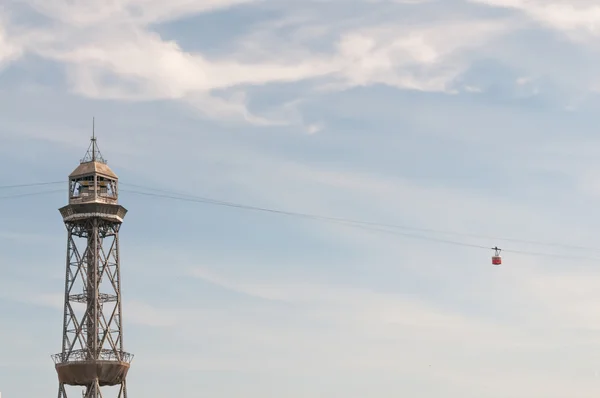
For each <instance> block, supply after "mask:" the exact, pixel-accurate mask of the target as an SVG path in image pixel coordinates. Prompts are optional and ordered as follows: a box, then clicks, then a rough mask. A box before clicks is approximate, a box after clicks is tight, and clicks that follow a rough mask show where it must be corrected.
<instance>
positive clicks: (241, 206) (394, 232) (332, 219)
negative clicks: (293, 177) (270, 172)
mask: <svg viewBox="0 0 600 398" xmlns="http://www.w3.org/2000/svg"><path fill="white" fill-rule="evenodd" d="M121 191H123V192H126V193H132V194H138V195H143V196H149V197H158V198H165V199H173V200H180V201H186V202H194V203H203V204H212V205H216V206H224V207H231V208H237V209H243V210H255V211H262V212H268V213H274V214H280V215H286V216H292V217H299V218H306V219H312V220H318V221H326V222H333V223H336V224H342V225H346V226H350V227H354V228H360V229H364V230H369V231H375V232H380V233H385V234H391V235H397V236H403V237H408V238H413V239H421V240H426V241H431V242H438V243H444V244H450V245H455V246H463V247H470V248H477V249H485V250H494V249H498V248H496V247H489V246H484V245H478V244H472V243H467V242H461V241H457V240H449V239H442V238H436V237H431V236H424V235H416V234H412V233H408V232H401V231H398V230H393V229H385V228H381V227H377V226H376V225H368V224H369V223H360V222H357V221H355V220H346V219H342V218H335V217H327V216H320V215H314V214H307V213H297V212H291V211H283V210H277V209H271V208H265V207H257V206H249V205H244V204H240V203H233V202H225V201H219V200H214V199H209V198H203V197H182V196H174V195H168V194H159V193H151V192H141V191H135V190H129V189H122V190H121ZM187 196H190V195H187ZM371 224H374V223H371ZM498 250H499V249H498ZM502 251H504V252H505V253H514V254H521V255H528V256H538V257H555V258H568V259H585V260H591V261H600V259H599V258H593V257H586V256H577V255H566V254H565V255H561V254H553V253H544V252H532V251H525V250H511V249H508V250H507V249H502Z"/></svg>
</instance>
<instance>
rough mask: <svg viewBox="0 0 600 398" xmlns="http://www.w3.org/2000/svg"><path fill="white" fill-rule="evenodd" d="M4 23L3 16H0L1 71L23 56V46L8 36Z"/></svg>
mask: <svg viewBox="0 0 600 398" xmlns="http://www.w3.org/2000/svg"><path fill="white" fill-rule="evenodd" d="M2 22H3V20H2V15H1V14H0V70H2V68H3V67H5V66H6V65H7V64H9V63H10V62H12V61H14V60H16V59H18V58H19V57H20V56H21V55H22V54H23V50H22V48H21V46H20V45H19V44H18V43H17V42H16V40H14V38H12V37H10V36H9V35H8V33H7V31H6V29H5V28H4V27H3V23H2Z"/></svg>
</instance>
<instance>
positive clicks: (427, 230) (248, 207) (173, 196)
mask: <svg viewBox="0 0 600 398" xmlns="http://www.w3.org/2000/svg"><path fill="white" fill-rule="evenodd" d="M123 185H125V186H131V187H136V188H141V189H145V190H149V191H156V192H162V193H164V195H160V194H152V195H151V194H149V193H146V192H139V191H135V192H134V191H128V190H124V191H125V192H131V193H136V194H139V195H147V196H158V197H165V198H168V199H180V200H184V199H182V198H181V197H186V198H189V199H194V200H192V201H196V202H201V203H207V204H214V205H220V206H228V207H235V208H239V209H245V210H255V211H263V212H269V213H276V214H281V215H288V216H296V217H304V218H311V219H320V220H324V221H325V220H326V221H339V222H344V223H350V224H357V225H365V226H372V227H383V228H393V229H399V230H407V231H416V232H425V233H437V234H442V235H454V236H461V237H464V238H475V239H485V240H491V241H505V242H513V243H522V244H530V245H537V246H548V247H554V248H562V249H569V250H586V251H596V252H598V251H600V249H598V248H594V247H586V246H578V245H569V244H565V243H553V242H542V241H537V240H526V239H517V238H502V237H495V236H488V235H479V234H473V233H461V232H453V231H443V230H437V229H431V228H418V227H410V226H404V225H398V224H387V223H378V222H371V221H361V220H354V219H347V218H338V217H329V216H320V215H313V214H306V213H300V212H292V211H284V210H277V209H270V208H264V207H258V206H251V205H244V204H239V203H232V202H226V201H222V200H216V199H212V198H207V197H202V196H195V195H189V194H185V193H179V192H174V191H169V190H164V189H155V188H150V187H145V186H142V185H135V184H123ZM180 196H181V197H180Z"/></svg>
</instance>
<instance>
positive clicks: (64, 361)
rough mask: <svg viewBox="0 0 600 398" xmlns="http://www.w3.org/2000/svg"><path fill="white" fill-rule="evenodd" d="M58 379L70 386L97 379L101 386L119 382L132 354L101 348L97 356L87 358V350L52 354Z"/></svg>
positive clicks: (92, 381)
mask: <svg viewBox="0 0 600 398" xmlns="http://www.w3.org/2000/svg"><path fill="white" fill-rule="evenodd" d="M52 359H53V360H54V366H55V368H56V372H57V373H58V380H59V382H61V383H64V384H67V385H70V386H87V385H90V384H91V383H94V382H95V381H96V380H98V384H99V385H100V386H101V387H102V386H115V385H118V384H121V383H122V382H123V381H124V380H125V378H126V377H127V372H128V371H129V367H130V365H131V361H132V360H133V355H132V354H130V353H128V352H124V351H120V352H115V351H114V350H108V349H105V350H102V351H100V353H99V355H98V357H97V358H94V359H89V352H88V351H87V350H75V351H71V353H70V354H69V353H59V354H55V355H52Z"/></svg>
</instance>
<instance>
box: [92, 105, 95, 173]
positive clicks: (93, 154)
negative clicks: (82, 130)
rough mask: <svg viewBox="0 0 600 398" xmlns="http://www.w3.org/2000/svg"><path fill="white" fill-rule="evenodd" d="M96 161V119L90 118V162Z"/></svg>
mask: <svg viewBox="0 0 600 398" xmlns="http://www.w3.org/2000/svg"><path fill="white" fill-rule="evenodd" d="M95 161H96V118H95V117H94V116H92V162H95Z"/></svg>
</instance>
